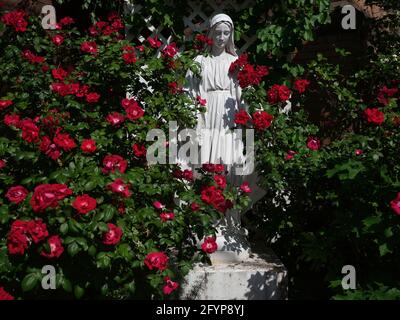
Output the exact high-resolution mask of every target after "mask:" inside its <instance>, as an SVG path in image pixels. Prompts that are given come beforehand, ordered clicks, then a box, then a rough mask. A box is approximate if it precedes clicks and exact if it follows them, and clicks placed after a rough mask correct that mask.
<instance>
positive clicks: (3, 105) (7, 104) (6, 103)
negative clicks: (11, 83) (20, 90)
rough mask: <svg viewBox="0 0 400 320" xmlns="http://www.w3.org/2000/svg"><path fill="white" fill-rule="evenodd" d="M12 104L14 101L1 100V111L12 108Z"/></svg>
mask: <svg viewBox="0 0 400 320" xmlns="http://www.w3.org/2000/svg"><path fill="white" fill-rule="evenodd" d="M12 104H13V102H12V100H0V111H1V110H4V109H5V108H7V107H9V106H11V105H12Z"/></svg>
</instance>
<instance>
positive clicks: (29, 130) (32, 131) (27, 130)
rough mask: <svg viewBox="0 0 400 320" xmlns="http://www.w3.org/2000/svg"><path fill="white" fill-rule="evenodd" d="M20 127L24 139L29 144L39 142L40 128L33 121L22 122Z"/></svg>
mask: <svg viewBox="0 0 400 320" xmlns="http://www.w3.org/2000/svg"><path fill="white" fill-rule="evenodd" d="M19 126H20V128H21V129H22V139H24V140H25V141H27V142H38V141H39V128H38V127H37V126H36V124H35V123H34V122H33V121H32V119H24V120H21V121H20V122H19Z"/></svg>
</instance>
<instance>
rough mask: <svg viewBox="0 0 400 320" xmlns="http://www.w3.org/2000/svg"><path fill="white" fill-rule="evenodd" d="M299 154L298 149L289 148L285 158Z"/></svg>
mask: <svg viewBox="0 0 400 320" xmlns="http://www.w3.org/2000/svg"><path fill="white" fill-rule="evenodd" d="M295 154H297V152H296V151H293V150H289V151H288V152H287V154H286V156H285V160H292V159H293V158H294V155H295Z"/></svg>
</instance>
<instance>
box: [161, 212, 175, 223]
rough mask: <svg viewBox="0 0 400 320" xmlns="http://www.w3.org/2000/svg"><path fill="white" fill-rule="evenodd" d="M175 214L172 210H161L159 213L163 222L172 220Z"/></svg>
mask: <svg viewBox="0 0 400 320" xmlns="http://www.w3.org/2000/svg"><path fill="white" fill-rule="evenodd" d="M174 217H175V214H174V213H173V212H162V213H160V218H161V220H162V221H163V222H167V221H168V220H173V219H174Z"/></svg>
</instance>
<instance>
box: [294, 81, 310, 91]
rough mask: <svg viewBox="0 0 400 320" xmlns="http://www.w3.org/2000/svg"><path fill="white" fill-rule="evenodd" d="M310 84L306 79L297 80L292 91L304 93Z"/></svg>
mask: <svg viewBox="0 0 400 320" xmlns="http://www.w3.org/2000/svg"><path fill="white" fill-rule="evenodd" d="M309 84H310V81H308V80H306V79H297V80H296V81H295V82H294V89H295V90H296V91H298V92H299V93H303V92H305V91H306V89H307V87H308V85H309Z"/></svg>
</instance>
